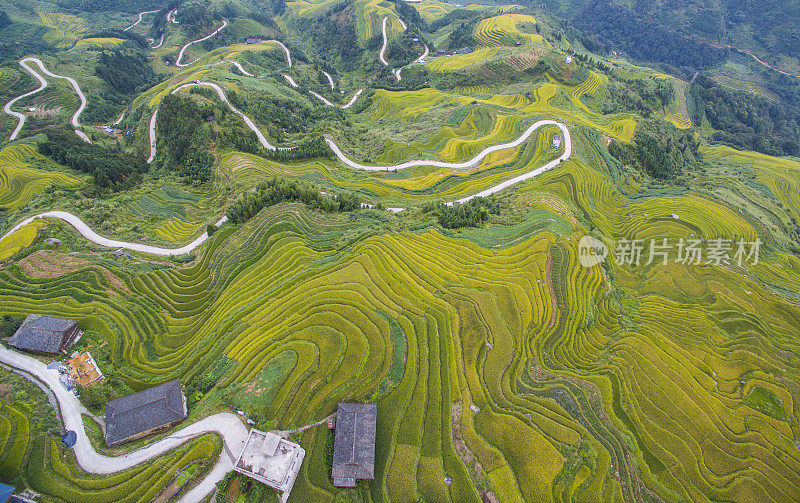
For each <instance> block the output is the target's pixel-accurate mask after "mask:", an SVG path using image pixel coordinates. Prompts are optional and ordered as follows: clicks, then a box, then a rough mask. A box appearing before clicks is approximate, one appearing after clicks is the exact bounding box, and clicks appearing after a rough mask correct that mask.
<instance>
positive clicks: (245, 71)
mask: <svg viewBox="0 0 800 503" xmlns="http://www.w3.org/2000/svg"><path fill="white" fill-rule="evenodd" d="M231 63H233V66H235V67H236V68H238V69H239V71H240V72H242V73H243V74H244V75H247V76H248V77H255V75H253V74H252V73H250V72H248V71H247V70H245V69H244V67H243V66H242V64H241V63H239V62H238V61H231Z"/></svg>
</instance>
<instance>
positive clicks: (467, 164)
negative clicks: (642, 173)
mask: <svg viewBox="0 0 800 503" xmlns="http://www.w3.org/2000/svg"><path fill="white" fill-rule="evenodd" d="M542 126H558V127H559V128H560V129H561V132H562V133H563V134H564V137H565V140H567V141H566V143H567V145H568V147H566V148H565V152H564V154H565V155H566V157H564V158H565V159H566V158H568V157H569V156H570V155H572V140H571V137H570V135H569V129H568V128H567V126H565V125H564V124H561V123H560V122H556V121H554V120H549V119H546V120H540V121H537V122H534V123H533V124H531V126H530V127H529V128H528V129H526V130H525V131H524V132H523V133H522V135H520V137H519V138H517V139H516V140H514V141H512V142H508V143H501V144H498V145H492V146H490V147H486V148H485V149H483V150H481V151H480V153H479V154H478V155H476V156H475V157H473V158H472V159H470V160H468V161H464V162H458V163H454V162H444V161H429V160H418V161H407V162H403V163H400V164H390V165H387V166H371V165H367V164H359V163H357V162H355V161H353V160H351V159H349V158H347V156H345V155H344V153H343V152H342V151H341V150H340V149H339V147H338V146H337V145H336V143H334V141H333V140H331V139H330V138H327V137H326V138H325V142H326V143H327V144H328V146H329V147H330V148H331V150H333V153H334V154H335V155H336V157H338V158H339V160H340V161H342V162H343V163H344V164H346V165H348V166H350V167H351V168H353V169H363V170H365V171H394V170H402V169H407V168H413V167H416V166H433V167H436V168H447V169H455V170H462V169H469V168H474V167H476V166H477V165H478V164H480V163H481V161H483V160H484V159H485V158H486V156H487V155H489V154H491V153H492V152H497V151H500V150H506V149H509V148H516V147H519V146H520V145H522V143H523V142H525V141H526V140H527V139H528V138H530V136H531V135H532V134H533V132H534V131H536V130H537V129H539V128H540V127H542ZM562 157H563V156H562Z"/></svg>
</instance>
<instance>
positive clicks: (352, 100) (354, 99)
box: [342, 88, 364, 109]
mask: <svg viewBox="0 0 800 503" xmlns="http://www.w3.org/2000/svg"><path fill="white" fill-rule="evenodd" d="M363 92H364V89H363V88H361V89H359V90H358V91H356V94H354V95H353V97H352V98H350V101H348V102H347V104H346V105H342V108H344V109H347V108H350V107H351V106H353V103H355V102H356V100H357V99H358V97H359V96H361V93H363Z"/></svg>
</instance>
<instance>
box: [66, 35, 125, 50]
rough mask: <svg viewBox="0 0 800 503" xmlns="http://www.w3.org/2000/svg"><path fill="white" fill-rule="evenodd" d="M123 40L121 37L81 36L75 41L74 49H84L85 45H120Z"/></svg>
mask: <svg viewBox="0 0 800 503" xmlns="http://www.w3.org/2000/svg"><path fill="white" fill-rule="evenodd" d="M122 42H123V40H122V39H121V38H113V37H103V38H83V39H81V40H78V42H77V43H75V48H76V49H84V48H87V47H104V48H107V47H116V46H118V45H121V44H122Z"/></svg>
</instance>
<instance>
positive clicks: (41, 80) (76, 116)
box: [3, 56, 92, 143]
mask: <svg viewBox="0 0 800 503" xmlns="http://www.w3.org/2000/svg"><path fill="white" fill-rule="evenodd" d="M28 63H35V64H36V66H38V67H39V70H41V71H42V73H44V74H45V75H47V76H49V77H53V78H56V79H64V80H66V81H67V82H69V83H70V85H71V86H72V89H74V90H75V94H77V95H78V98H79V99H80V100H81V104H80V106H79V107H78V109H77V110H76V111H75V113H74V114H72V119H71V123H72V126H73V127H74V128H75V134H76V135H78V136H79V137H80V138H81V139H82V140H83V141H85V142H86V143H92V141H91V140H90V139H89V137H88V136H86V133H84V132H83V131H81V130H80V129H78V128H80V127H82V126H81V124H80V121H79V118H80V116H81V113H82V112H83V109H84V108H86V96H85V95H84V94H83V92H82V91H81V88H80V86H79V85H78V82H77V81H76V80H75V79H73V78H72V77H65V76H63V75H57V74H55V73H53V72H51V71H50V70H48V69H47V68H45V66H44V63H42V60H41V59H39V58H34V57H32V56H29V57H27V58H22V59H21V60H20V61H19V64H20V66H22V67H23V68H24V69H25V70H27V71H28V73H30V74H31V75H33V76H34V77H35V78H36V79H37V80H38V81H39V87H38V88H37V89H34V90H33V91H29V92H27V93H25V94H23V95H21V96H17V97H16V98H14V99H12V100H11V101H9V102H8V103H6V105H5V106H4V107H3V111H4V112H6V113H7V114H9V115H13V116H14V117H16V118H17V119H19V123H18V124H17V127H16V128H15V129H14V131H13V132H12V133H11V137H10V138H9V141H11V140H14V139H16V137H17V135H18V134H19V132H20V130H22V125H23V124H24V123H25V115H24V114H21V113H19V112H14V111H13V110H11V106H12V105H13V104H14V103H16V101H17V100H19V99H22V98H26V97H28V96H32V95H34V94H36V93H38V92H39V91H41V90H42V89H44V88H46V87H47V81H46V80H45V79H44V78H43V77H42V76H41V75H39V74H38V73H37V72H36V70H34V69H33V68H31V67H30V66H28Z"/></svg>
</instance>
